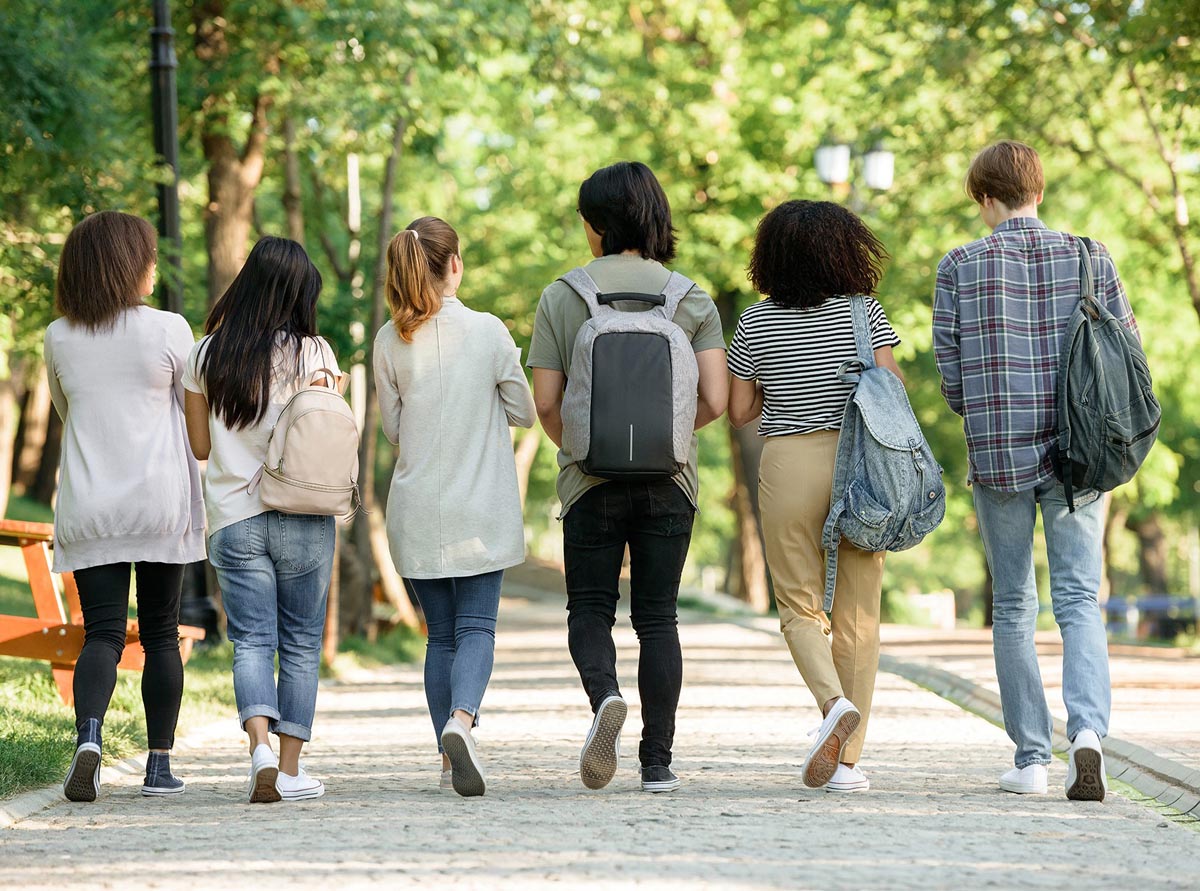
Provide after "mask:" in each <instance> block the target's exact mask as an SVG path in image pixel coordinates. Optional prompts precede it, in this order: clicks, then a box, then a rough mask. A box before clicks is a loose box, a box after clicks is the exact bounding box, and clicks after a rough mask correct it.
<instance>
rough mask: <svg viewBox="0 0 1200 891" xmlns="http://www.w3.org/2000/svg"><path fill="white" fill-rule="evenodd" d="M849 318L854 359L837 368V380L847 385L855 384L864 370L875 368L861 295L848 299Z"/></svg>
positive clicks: (869, 329)
mask: <svg viewBox="0 0 1200 891" xmlns="http://www.w3.org/2000/svg"><path fill="white" fill-rule="evenodd" d="M850 318H851V319H853V321H854V352H855V354H856V358H855V359H852V360H850V361H849V362H843V363H842V364H841V366H840V367H839V368H838V380H840V381H843V382H844V383H847V384H857V383H858V379H859V377H860V376H861V375H862V373H863V372H864V371H865V370H866V369H868V368H874V367H875V351H874V350H873V349H871V320H870V318H868V316H867V298H865V297H863V296H862V295H861V294H855V295H854V296H853V297H851V298H850Z"/></svg>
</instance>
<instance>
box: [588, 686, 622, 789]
mask: <svg viewBox="0 0 1200 891" xmlns="http://www.w3.org/2000/svg"><path fill="white" fill-rule="evenodd" d="M628 714H629V706H628V705H626V703H625V701H624V700H623V699H610V700H608V701H607V702H605V703H604V705H602V706H601V707H600V711H599V712H598V713H597V714H596V721H595V723H594V724H593V725H592V733H591V736H590V737H589V738H588V741H587V742H585V743H584V744H583V751H582V752H580V753H579V778H580V779H581V780H583V785H585V786H587V787H588V788H589V789H603V788H604V787H605V786H607V785H608V784H609V783H611V782H612V778H613V777H614V776H616V773H617V757H618V756H617V743H618V742H619V741H620V739H621V728H622V727H624V726H625V718H626V716H627V715H628Z"/></svg>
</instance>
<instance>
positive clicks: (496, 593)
mask: <svg viewBox="0 0 1200 891" xmlns="http://www.w3.org/2000/svg"><path fill="white" fill-rule="evenodd" d="M503 579H504V570H496V571H495V572H485V573H483V575H469V576H463V577H460V578H446V579H405V580H404V581H405V582H406V583H407V584H408V586H409V588H410V589H411V590H412V592H413V593H414V594H415V595H416V597H417V600H418V601H419V602H420V604H421V611H422V612H424V613H425V624H426V625H427V626H428V628H429V643H428V644H427V645H426V648H425V700H426V702H428V703H429V717H430V718H431V719H432V720H433V735H434V738H435V739H436V740H437V741H438V751H439V752H440V751H442V728H443V727H445V726H446V722H447V721H448V720H450V716H451V715H452V714H453V713H454V712H456V711H464V712H466V713H467V714H469V715H471V716H472V717H474V718H475V723H476V724H478V723H479V705H480V703H481V702H482V701H483V694H484V691H485V690H487V685H488V680H490V679H491V676H492V661H493V656H494V653H495V649H496V616H497V614H498V613H499V612H500V582H501V581H502V580H503Z"/></svg>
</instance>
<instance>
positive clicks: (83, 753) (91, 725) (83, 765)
mask: <svg viewBox="0 0 1200 891" xmlns="http://www.w3.org/2000/svg"><path fill="white" fill-rule="evenodd" d="M63 794H64V795H66V796H67V799H68V800H70V801H95V800H96V796H97V795H99V794H100V720H99V719H98V718H88V719H87V720H86V721H84V722H83V725H82V726H81V727H80V728H79V737H78V739H77V740H76V743H75V757H74V758H72V759H71V768H70V769H69V770H68V771H67V778H66V779H65V780H63Z"/></svg>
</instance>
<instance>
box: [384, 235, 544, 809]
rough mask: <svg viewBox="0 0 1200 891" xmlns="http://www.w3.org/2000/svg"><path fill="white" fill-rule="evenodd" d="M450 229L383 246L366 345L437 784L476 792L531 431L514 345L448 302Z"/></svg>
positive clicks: (515, 559)
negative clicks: (481, 729) (517, 445)
mask: <svg viewBox="0 0 1200 891" xmlns="http://www.w3.org/2000/svg"><path fill="white" fill-rule="evenodd" d="M462 277H463V261H462V254H461V252H460V250H459V242H458V234H457V233H456V232H455V231H454V229H452V228H451V227H450V226H449V224H447V223H446V222H445V221H444V220H440V219H438V218H437V217H421V218H420V219H418V220H414V221H413V222H412V223H410V224H409V226H408V228H407V229H404V230H403V231H402V232H400V233H398V234H397V235H396V237H395V238H393V239H392V241H391V244H389V245H388V251H387V285H386V293H387V300H388V306H389V307H390V309H391V313H392V319H391V321H390V322H388V323H387V324H386V325H384V326H383V328H381V329H380V331H379V334H378V335H377V336H376V338H375V350H374V368H375V386H376V391H377V393H378V394H379V409H380V416H381V418H382V421H383V431H384V433H385V434H386V435H387V438H388V440H389V441H391V442H392V443H394V444H397V445H399V447H400V450H399V454H400V458H399V460H398V461H397V462H396V469H395V472H394V473H393V475H392V483H391V491H390V493H389V495H388V503H387V531H388V543H389V545H390V548H391V552H392V559H393V560H394V561H395V563H396V568H397V569H398V570H399V572H400V574H401V575H402V576H403V577H404V580H405V582H406V584H407V585H408V586H409V589H410V590H411V591H412V592H413V594H415V595H416V597H417V599H418V600H419V601H420V604H421V609H422V610H423V611H424V613H425V622H426V625H427V626H428V628H429V644H428V650H427V654H426V659H425V696H426V699H427V700H428V703H429V714H430V717H431V718H432V719H433V730H434V734H435V736H436V738H437V741H438V751H439V752H441V753H442V780H441V786H442V787H443V788H447V787H450V786H453V788H454V790H455V791H456V792H457V793H458V794H459V795H464V796H470V795H482V794H483V793H484V787H485V780H484V774H483V768H482V766H481V765H480V762H479V759H478V757H477V755H476V753H475V743H474V740H473V739H472V737H471V729H472V728H473V727H474V726H475V725H476V724H478V723H479V704H480V702H481V700H482V699H483V694H484V691H485V690H486V689H487V683H488V679H489V678H490V677H491V673H492V654H493V649H494V645H495V636H496V616H497V613H498V611H499V608H500V583H501V580H502V578H503V575H504V570H505V569H507V568H508V567H510V566H516V565H517V564H519V563H521V562H523V561H524V559H525V534H524V527H523V524H522V519H521V498H520V494H519V491H518V488H517V471H516V463H515V461H514V459H513V450H512V439H511V437H510V435H509V432H508V428H509V427H510V426H515V427H530V426H532V425H533V421H534V418H535V417H536V415H535V412H534V406H533V397H532V396H531V395H530V392H529V385H528V383H527V382H526V380H525V373H524V371H522V369H521V355H520V350H519V349H518V348H517V347H516V345H515V344H514V343H513V339H512V335H510V334H509V332H508V328H506V327H505V325H504V323H503V322H502V321H500V319H498V318H496V317H495V316H493V315H490V314H488V313H485V312H477V311H475V310H472V309H468V308H467V307H466V306H464V305H463V304H462V303H461V302H460V301H459V299H458V296H457V294H458V287H459V283H460V282H461V281H462Z"/></svg>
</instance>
